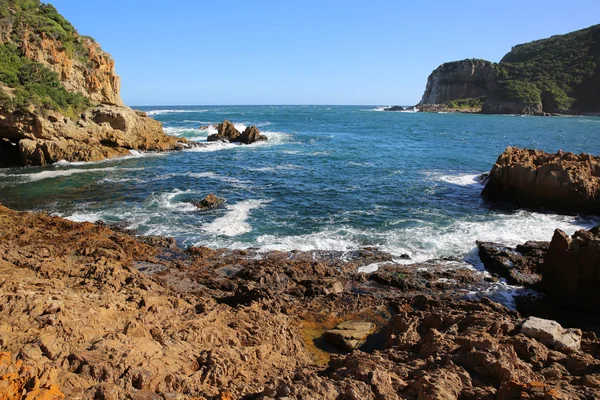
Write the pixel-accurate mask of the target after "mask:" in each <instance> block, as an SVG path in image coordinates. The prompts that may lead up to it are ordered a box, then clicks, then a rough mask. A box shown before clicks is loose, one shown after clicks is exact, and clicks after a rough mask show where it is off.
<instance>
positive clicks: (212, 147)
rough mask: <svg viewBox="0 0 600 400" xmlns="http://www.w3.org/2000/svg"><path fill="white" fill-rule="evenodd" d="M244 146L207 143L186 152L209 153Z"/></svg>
mask: <svg viewBox="0 0 600 400" xmlns="http://www.w3.org/2000/svg"><path fill="white" fill-rule="evenodd" d="M240 146H242V145H241V144H240V143H227V142H207V143H203V145H202V146H200V147H192V148H191V149H185V151H191V152H194V153H209V152H212V151H221V150H230V149H235V148H238V147H240Z"/></svg>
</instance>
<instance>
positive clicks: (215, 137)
mask: <svg viewBox="0 0 600 400" xmlns="http://www.w3.org/2000/svg"><path fill="white" fill-rule="evenodd" d="M216 127H217V133H214V134H212V135H209V136H208V138H207V139H206V140H207V141H209V142H216V141H221V142H230V143H243V144H251V143H254V142H258V141H261V140H267V137H266V136H265V135H261V134H260V131H259V130H258V128H257V127H256V125H252V126H249V127H247V128H246V129H244V132H241V133H240V131H238V130H237V129H236V128H235V126H234V125H233V123H231V122H230V121H228V120H225V121H223V123H222V124H218V125H216Z"/></svg>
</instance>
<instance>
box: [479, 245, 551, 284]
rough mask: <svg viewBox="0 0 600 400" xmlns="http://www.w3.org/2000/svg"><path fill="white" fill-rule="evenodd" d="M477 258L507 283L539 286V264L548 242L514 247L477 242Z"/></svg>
mask: <svg viewBox="0 0 600 400" xmlns="http://www.w3.org/2000/svg"><path fill="white" fill-rule="evenodd" d="M477 247H478V248H479V258H481V261H482V262H483V265H484V266H485V268H486V269H487V270H488V271H490V272H491V273H493V274H497V275H499V276H501V277H503V278H506V280H507V281H508V283H510V284H516V285H523V286H527V287H531V288H534V289H539V288H540V282H541V280H542V276H541V270H540V269H541V265H542V263H543V262H544V257H545V256H546V253H547V251H548V242H526V243H525V244H522V245H518V246H517V247H516V248H510V247H506V246H503V245H501V244H498V243H491V242H479V241H478V242H477Z"/></svg>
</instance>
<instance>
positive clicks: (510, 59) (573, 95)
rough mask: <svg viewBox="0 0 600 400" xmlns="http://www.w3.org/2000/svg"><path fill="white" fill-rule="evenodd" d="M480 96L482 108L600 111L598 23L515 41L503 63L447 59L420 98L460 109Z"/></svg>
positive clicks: (499, 110)
mask: <svg viewBox="0 0 600 400" xmlns="http://www.w3.org/2000/svg"><path fill="white" fill-rule="evenodd" d="M481 97H485V101H484V102H483V104H482V112H484V113H510V114H512V113H532V114H539V113H542V112H545V113H580V112H600V25H594V26H591V27H589V28H586V29H581V30H579V31H575V32H571V33H567V34H565V35H556V36H552V37H550V38H547V39H541V40H536V41H533V42H529V43H525V44H520V45H517V46H515V47H513V48H512V50H511V51H510V52H509V53H507V54H506V55H505V56H504V57H503V58H502V60H501V61H500V62H499V63H492V62H489V61H485V60H478V59H466V60H460V61H453V62H449V63H444V64H442V65H440V66H439V67H438V68H437V69H436V70H434V71H433V72H432V74H431V75H430V76H429V80H428V82H427V87H426V89H425V93H424V95H423V98H422V100H421V103H424V104H428V103H432V104H444V105H446V106H448V107H450V108H458V109H460V108H466V107H471V106H476V104H475V103H474V101H473V100H471V99H467V98H472V99H475V98H481ZM467 100H468V101H467Z"/></svg>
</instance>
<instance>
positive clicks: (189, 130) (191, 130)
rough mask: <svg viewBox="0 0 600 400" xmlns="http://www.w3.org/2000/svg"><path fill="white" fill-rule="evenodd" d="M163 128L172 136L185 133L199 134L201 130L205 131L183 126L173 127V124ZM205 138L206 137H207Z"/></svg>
mask: <svg viewBox="0 0 600 400" xmlns="http://www.w3.org/2000/svg"><path fill="white" fill-rule="evenodd" d="M163 130H164V131H165V133H166V134H167V135H170V136H181V135H183V134H185V133H194V134H199V133H200V132H203V131H201V130H200V129H195V128H181V127H173V126H167V127H164V128H163ZM204 139H206V137H205V138H204Z"/></svg>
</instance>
